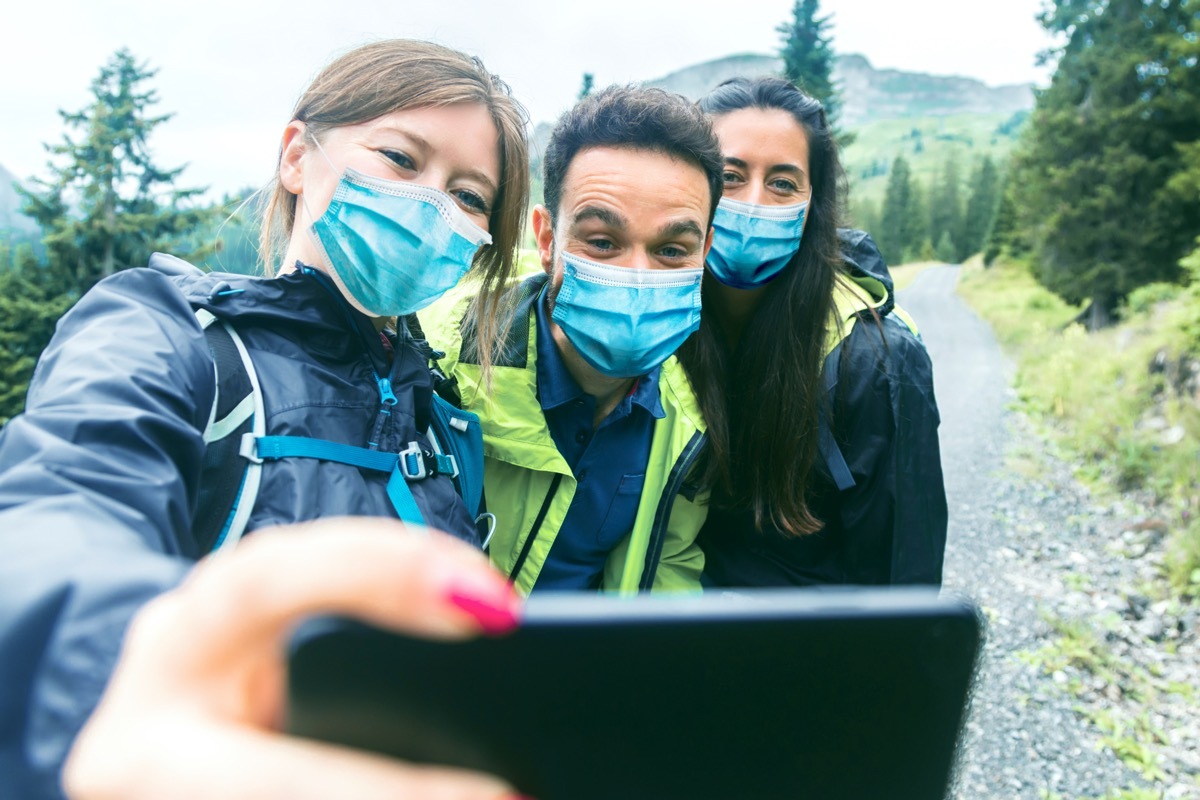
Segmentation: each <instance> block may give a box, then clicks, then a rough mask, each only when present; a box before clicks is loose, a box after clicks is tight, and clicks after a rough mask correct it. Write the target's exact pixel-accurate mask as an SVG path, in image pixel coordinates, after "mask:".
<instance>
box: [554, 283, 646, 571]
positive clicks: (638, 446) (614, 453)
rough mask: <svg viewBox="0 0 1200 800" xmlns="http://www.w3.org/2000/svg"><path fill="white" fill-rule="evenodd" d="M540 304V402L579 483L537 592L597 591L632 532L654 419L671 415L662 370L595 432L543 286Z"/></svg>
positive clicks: (590, 401) (592, 405)
mask: <svg viewBox="0 0 1200 800" xmlns="http://www.w3.org/2000/svg"><path fill="white" fill-rule="evenodd" d="M535 306H536V307H537V385H538V399H539V401H540V402H541V405H542V413H543V414H544V415H545V417H546V424H547V426H548V427H549V428H550V436H551V438H553V439H554V443H555V444H556V445H557V446H558V452H560V453H561V454H562V457H563V458H564V459H565V460H566V462H567V464H568V465H570V467H571V472H572V473H573V474H574V475H575V481H576V484H577V485H576V488H575V497H574V498H573V499H572V500H571V507H570V508H569V509H567V516H566V518H565V519H564V520H563V524H562V528H561V529H560V530H559V532H558V536H557V537H556V538H555V539H554V544H553V546H551V548H550V553H549V555H548V556H547V557H546V563H545V564H544V565H543V566H542V571H541V572H540V573H539V574H538V579H537V584H536V585H535V586H534V587H533V588H534V590H535V591H537V590H541V589H597V588H599V586H600V579H601V577H602V576H603V574H604V563H605V561H606V560H607V559H608V554H609V553H610V552H611V551H612V549H613V548H614V547H616V546H617V544H618V543H619V542H620V541H621V540H622V539H623V538H625V536H627V535H628V534H629V532H630V531H631V530H633V521H634V518H635V517H636V516H637V507H638V502H639V501H640V500H641V497H642V487H643V486H644V485H645V483H646V463H647V462H648V461H649V460H650V439H651V437H652V436H653V434H654V420H656V419H661V418H662V417H664V416H666V413H665V412H664V411H663V407H662V402H661V400H660V399H659V396H658V372H659V370H658V368H657V367H656V368H655V369H654V371H653V372H651V373H649V374H647V375H643V376H642V377H641V378H638V379H637V380H636V381H635V382H634V385H633V388H632V389H631V390H630V392H629V393H628V394H626V395H625V396H624V397H623V398H621V402H620V403H618V404H617V407H616V408H614V409H613V410H612V411H611V412H610V413H609V415H608V416H607V417H605V418H604V420H603V421H602V422H601V423H600V425H599V427H597V428H596V429H595V430H593V429H592V420H593V418H594V417H595V414H596V399H595V398H594V397H592V396H591V395H589V394H587V393H585V392H584V391H583V390H582V389H580V388H579V384H577V383H576V382H575V379H574V378H572V377H571V373H570V372H569V371H568V370H567V365H566V364H565V363H563V360H562V355H561V354H560V353H559V352H558V346H557V345H555V344H554V337H553V335H552V334H551V333H550V318H549V315H548V314H547V312H546V290H545V289H543V290H542V294H541V296H540V297H539V298H538V301H537V303H536V304H535Z"/></svg>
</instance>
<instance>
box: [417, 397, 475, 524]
mask: <svg viewBox="0 0 1200 800" xmlns="http://www.w3.org/2000/svg"><path fill="white" fill-rule="evenodd" d="M429 434H430V443H431V444H432V445H433V447H434V450H435V451H436V452H439V453H445V454H448V455H450V456H452V457H453V458H454V461H455V463H456V464H457V466H458V474H457V475H455V476H454V483H455V488H456V489H458V493H459V495H461V496H462V499H463V502H464V503H466V504H467V511H469V512H471V516H472V517H473V518H474V517H478V516H479V514H480V513H481V512H482V510H483V509H482V505H483V503H482V500H483V428H482V427H481V426H480V424H479V417H478V416H476V415H475V414H472V413H471V412H470V411H464V410H462V409H461V408H455V407H454V406H453V405H451V404H450V403H449V402H448V401H446V400H444V399H443V398H442V397H441V396H440V395H437V394H435V395H434V396H433V415H432V418H431V419H430V423H429Z"/></svg>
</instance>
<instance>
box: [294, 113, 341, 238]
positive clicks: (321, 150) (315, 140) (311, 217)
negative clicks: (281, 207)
mask: <svg viewBox="0 0 1200 800" xmlns="http://www.w3.org/2000/svg"><path fill="white" fill-rule="evenodd" d="M304 135H305V136H306V137H308V138H309V139H311V140H312V143H313V144H314V145H316V148H317V152H319V153H320V154H321V158H323V159H325V163H326V164H328V165H329V169H330V170H332V171H333V174H335V175H339V176H340V175H342V174H343V173H344V172H345V170H341V171H339V170H338V168H337V167H335V166H334V165H333V160H332V159H330V158H329V154H328V153H326V152H325V148H324V147H322V146H321V141H320V139H318V138H317V137H316V136H315V135H314V134H311V133H309V131H308V126H305V128H304ZM300 204H301V205H303V206H304V213H305V214H307V215H308V226H309V230H310V231H311V230H312V226H313V225H314V224H316V222H317V218H316V217H315V216H314V215H313V213H312V209H310V208H309V207H308V201H307V200H305V199H304V192H301V193H300ZM318 241H320V240H319V239H318Z"/></svg>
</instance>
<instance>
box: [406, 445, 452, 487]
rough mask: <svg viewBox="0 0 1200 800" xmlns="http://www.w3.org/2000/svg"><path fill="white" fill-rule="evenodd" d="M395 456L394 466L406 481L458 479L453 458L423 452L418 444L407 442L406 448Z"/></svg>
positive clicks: (426, 451)
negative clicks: (396, 459)
mask: <svg viewBox="0 0 1200 800" xmlns="http://www.w3.org/2000/svg"><path fill="white" fill-rule="evenodd" d="M396 455H397V457H398V461H397V463H396V466H397V468H398V469H399V470H400V474H401V475H403V476H404V479H405V480H406V481H422V480H425V479H426V478H432V477H434V476H436V475H446V476H448V477H450V478H457V477H458V462H457V461H456V460H455V458H454V456H452V455H448V454H444V453H434V452H432V451H430V450H425V449H423V448H422V447H421V445H420V443H419V442H409V443H408V447H406V448H404V449H403V450H401V451H400V452H399V453H397V454H396Z"/></svg>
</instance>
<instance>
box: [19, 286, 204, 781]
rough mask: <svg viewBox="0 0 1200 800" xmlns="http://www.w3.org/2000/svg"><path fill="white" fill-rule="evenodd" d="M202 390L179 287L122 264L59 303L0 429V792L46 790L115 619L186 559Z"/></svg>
mask: <svg viewBox="0 0 1200 800" xmlns="http://www.w3.org/2000/svg"><path fill="white" fill-rule="evenodd" d="M213 395H214V372H213V362H212V359H211V357H209V355H208V350H207V346H206V344H205V341H204V336H203V332H202V331H201V329H200V326H199V324H198V323H197V322H196V321H195V317H194V315H193V312H192V310H191V308H190V306H189V305H188V303H187V301H186V300H185V298H184V297H183V296H182V294H181V293H180V292H179V290H178V289H177V288H176V287H175V286H174V284H172V283H171V282H170V281H169V280H168V279H167V278H166V276H163V275H160V274H159V273H156V272H152V271H150V270H141V269H138V270H128V271H124V272H121V273H118V274H117V275H115V276H113V277H112V278H109V279H107V280H105V281H103V282H101V283H100V284H97V286H96V287H95V288H93V289H92V290H91V291H90V292H88V293H87V294H86V295H85V296H84V297H83V298H82V299H81V300H80V301H79V303H78V304H77V305H76V307H75V308H74V309H72V310H71V311H70V312H69V313H68V314H67V315H65V316H64V317H63V318H62V320H61V321H60V322H59V325H58V330H57V332H56V333H55V336H54V338H53V340H52V341H51V342H50V345H49V346H48V347H47V349H46V351H45V353H44V354H43V356H42V359H41V361H40V363H39V365H38V367H37V369H36V371H35V373H34V378H33V381H32V384H31V387H30V390H29V394H28V400H27V404H26V411H25V413H24V414H23V415H21V416H18V417H16V418H14V419H13V420H12V421H10V422H9V423H8V425H7V426H6V427H5V428H4V430H3V431H2V432H0V653H2V654H3V655H2V657H0V796H2V797H23V798H26V797H27V798H42V797H59V796H61V790H60V788H59V772H60V770H61V766H62V762H63V760H64V759H65V757H66V754H67V752H68V749H69V748H70V745H71V742H72V741H73V739H74V737H75V735H76V734H77V733H78V731H79V729H80V728H81V727H82V725H83V723H84V722H85V720H86V719H87V717H88V716H89V715H90V713H91V711H92V709H93V708H94V707H95V705H96V702H97V700H98V699H99V696H100V694H101V692H102V691H103V689H104V687H105V685H106V683H107V680H108V677H109V675H110V673H111V671H112V668H113V664H114V662H115V660H116V656H117V653H118V651H119V649H120V644H121V639H122V637H123V635H124V632H125V629H126V626H127V625H128V623H129V620H130V618H131V617H132V616H133V614H134V613H135V612H136V611H137V609H138V608H140V607H141V606H142V605H143V604H144V603H145V602H146V601H147V600H149V599H151V598H152V597H154V596H155V595H157V594H159V593H161V592H163V591H164V590H166V589H168V588H170V587H173V586H175V585H176V584H177V583H178V582H179V581H180V580H181V578H182V577H183V575H184V574H185V573H186V572H187V570H188V569H189V567H190V566H191V564H192V562H191V561H190V560H189V559H188V558H186V557H184V556H183V555H182V554H181V552H180V544H179V542H180V537H181V536H184V535H186V534H187V532H188V530H189V528H190V521H191V515H192V511H193V506H194V504H195V500H196V489H197V483H198V477H199V473H200V464H201V461H202V458H203V453H204V442H203V434H202V430H203V428H204V427H205V424H206V422H207V419H208V413H209V410H210V409H211V406H212V402H213Z"/></svg>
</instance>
